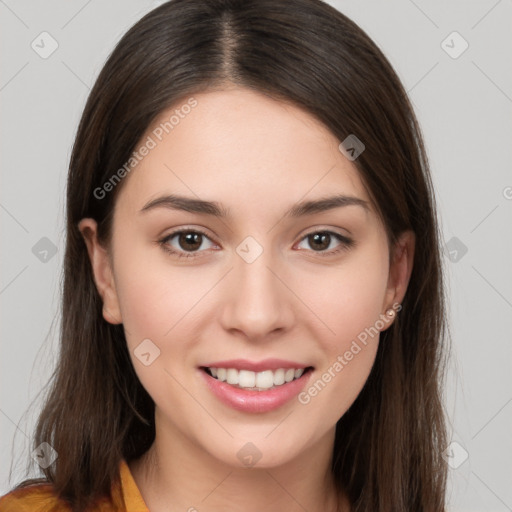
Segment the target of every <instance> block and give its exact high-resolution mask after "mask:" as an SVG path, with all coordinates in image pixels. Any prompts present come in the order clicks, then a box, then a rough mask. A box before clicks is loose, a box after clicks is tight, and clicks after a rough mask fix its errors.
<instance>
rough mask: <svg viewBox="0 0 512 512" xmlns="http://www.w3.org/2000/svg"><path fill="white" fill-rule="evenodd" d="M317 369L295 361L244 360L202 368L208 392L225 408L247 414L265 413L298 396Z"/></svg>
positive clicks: (208, 365) (210, 364) (213, 363)
mask: <svg viewBox="0 0 512 512" xmlns="http://www.w3.org/2000/svg"><path fill="white" fill-rule="evenodd" d="M312 370H313V367H311V366H306V365H304V364H302V363H298V362H295V361H285V360H282V359H267V360H264V361H259V362H253V361H247V360H243V359H234V360H229V361H215V362H212V363H208V364H207V365H204V366H201V367H200V373H201V374H202V376H203V379H204V381H205V383H206V385H207V387H208V389H209V390H210V391H211V392H212V393H213V394H214V395H215V396H216V397H217V398H218V399H220V401H221V402H223V403H224V404H226V405H228V406H230V407H232V408H234V409H237V410H239V411H243V412H249V413H263V412H268V411H271V410H274V409H277V408H279V407H281V406H283V405H284V404H285V403H287V402H288V401H290V400H291V399H292V398H293V397H294V396H296V395H298V394H299V393H300V391H301V390H302V389H303V388H304V386H305V385H306V382H307V381H308V380H309V378H310V374H311V372H312Z"/></svg>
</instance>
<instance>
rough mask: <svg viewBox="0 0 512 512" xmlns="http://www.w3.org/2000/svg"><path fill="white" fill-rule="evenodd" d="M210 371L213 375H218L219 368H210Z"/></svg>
mask: <svg viewBox="0 0 512 512" xmlns="http://www.w3.org/2000/svg"><path fill="white" fill-rule="evenodd" d="M210 372H211V374H212V376H213V377H217V368H210Z"/></svg>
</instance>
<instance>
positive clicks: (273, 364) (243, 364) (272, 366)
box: [202, 359, 310, 372]
mask: <svg viewBox="0 0 512 512" xmlns="http://www.w3.org/2000/svg"><path fill="white" fill-rule="evenodd" d="M309 366H310V365H306V364H302V363H297V362H295V361H286V360H284V359H263V360H262V361H248V360H247V359H230V360H229V361H228V360H225V361H214V362H212V363H207V364H204V365H202V367H203V368H234V369H235V370H249V371H253V372H262V371H264V370H278V369H279V368H284V369H287V368H294V369H299V368H304V369H306V368H309Z"/></svg>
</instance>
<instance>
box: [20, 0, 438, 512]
mask: <svg viewBox="0 0 512 512" xmlns="http://www.w3.org/2000/svg"><path fill="white" fill-rule="evenodd" d="M227 82H231V83H234V84H236V85H240V86H243V87H248V88H251V89H253V90H256V91H259V92H263V93H264V94H267V95H270V96H271V97H274V98H276V99H280V100H285V101H288V102H292V103H293V104H295V105H297V106H299V107H300V108H302V109H304V110H305V111H307V112H309V113H310V114H311V115H313V116H315V117H316V118H317V119H319V120H320V121H321V122H323V123H324V124H325V125H326V126H327V127H328V128H329V129H330V130H331V132H332V133H333V134H334V135H335V136H336V137H338V138H339V140H340V141H343V140H344V139H345V138H346V137H347V136H348V135H350V134H355V135H356V136H357V138H358V139H360V140H361V141H363V143H364V144H365V150H364V152H363V153H362V154H361V155H360V156H359V157H358V158H357V160H355V161H354V164H355V165H356V167H357V169H358V170H359V172H360V176H361V179H362V180H363V182H364V183H365V185H366V187H367V188H368V190H369V193H370V195H371V197H372V199H373V200H374V202H375V204H376V205H377V208H378V211H379V214H380V215H381V216H382V219H383V221H384V225H385V226H386V230H387V234H388V238H389V242H390V246H392V244H394V242H395V241H396V239H397V237H398V235H399V234H400V233H401V232H403V231H404V230H407V229H411V230H413V231H414V233H415V234H416V249H415V255H414V267H413V271H412V275H411V279H410V282H409V286H408V289H407V293H406V295H405V297H404V300H403V302H402V310H401V312H400V314H399V315H398V317H397V318H396V319H395V322H394V323H393V324H392V325H391V327H390V328H389V329H387V330H386V331H384V332H383V333H382V334H381V343H380V345H379V349H378V353H377V357H376V360H375V364H374V366H373V368H372V371H371V374H370V376H369V378H368V380H367V382H366V384H365V386H364V388H363V390H362V391H361V393H360V394H359V396H358V397H357V399H356V400H355V402H354V403H353V405H352V406H351V407H350V409H349V410H348V411H347V412H346V414H344V415H343V417H342V418H341V419H340V420H339V421H338V423H337V427H336V438H335V445H334V453H333V465H332V471H333V474H334V477H335V480H336V482H337V483H338V485H339V488H340V489H343V490H344V492H346V494H347V496H348V498H349V500H350V503H351V505H352V510H353V511H354V512H363V511H364V512H377V511H379V512H388V511H394V512H400V511H401V512H406V511H407V512H410V511H414V512H421V511H425V512H426V511H429V512H434V511H435V512H438V511H443V510H444V509H445V486H446V475H447V467H446V464H445V461H444V460H443V457H442V451H443V450H444V449H445V447H446V438H447V434H446V423H445V422H446V418H445V413H444V407H443V401H442V390H443V382H444V368H445V365H446V356H447V344H446V341H447V339H448V337H447V336H446V334H447V326H446V320H445V318H446V313H445V299H444V290H443V272H442V264H441V263H442V262H441V256H440V236H439V227H438V224H437V217H436V209H435V199H434V191H433V186H432V182H431V176H430V170H429V164H428V159H427V155H426V151H425V148H424V144H423V140H422V134H421V131H420V128H419V125H418V122H417V120H416V117H415V114H414V112H413V108H412V106H411V104H410V102H409V100H408V97H407V94H406V92H405V90H404V88H403V86H402V84H401V83H400V80H399V78H398V77H397V75H396V73H395V72H394V70H393V68H392V67H391V65H390V63H389V62H388V61H387V59H386V58H385V56H384V55H383V54H382V52H381V51H380V50H379V48H378V47H377V46H376V45H375V43H373V42H372V40H371V39H370V38H369V37H368V35H367V34H366V33H365V32H364V31H363V30H361V29H360V28H359V27H358V26H357V25H356V24H355V23H354V22H352V21H351V20H349V19H348V18H347V17H346V16H344V15H343V14H342V13H340V12H339V11H337V10H336V9H334V8H333V7H330V6H329V5H328V4H325V3H323V2H322V1H320V0H293V1H290V0H251V1H247V0H173V1H170V2H168V3H165V4H163V5H161V6H160V7H158V8H157V9H155V10H153V11H152V12H150V13H149V14H147V15H146V16H145V17H143V18H142V19H141V20H140V21H139V22H137V23H136V24H135V25H134V26H133V27H132V28H131V29H130V30H129V31H128V32H127V33H126V34H125V35H124V37H123V38H122V39H121V41H120V42H119V43H118V45H117V47H116V48H115V49H114V51H113V52H112V54H111V55H110V57H109V58H108V60H107V62H106V64H105V66H104V67H103V69H102V71H101V73H100V75H99V77H98V79H97V80H96V83H95V85H94V87H93V89H92V91H91V93H90V96H89V98H88V101H87V104H86V106H85V110H84V112H83V116H82V118H81V122H80V125H79V128H78V133H77V136H76V140H75V143H74V146H73V152H72V156H71V162H70V167H69V178H68V185H67V238H66V253H65V260H64V276H63V294H62V323H61V332H60V337H61V345H60V356H59V360H58V363H57V367H56V371H55V373H54V375H53V376H52V379H51V381H50V383H49V384H50V388H49V392H48V394H47V397H46V401H45V404H44V407H43V409H42V412H41V414H40V417H39V420H38V423H37V427H36V430H35V436H34V438H33V446H34V447H36V446H38V445H40V444H41V443H42V442H48V443H49V444H50V445H51V446H52V447H53V448H54V449H55V450H56V451H57V452H58V453H59V454H60V456H59V457H58V459H57V460H56V461H55V463H54V464H52V465H51V466H49V467H48V468H46V469H44V470H42V472H43V474H44V478H41V479H36V480H26V481H24V482H22V483H21V484H19V485H18V486H17V487H16V489H18V488H21V487H24V486H27V485H29V484H31V483H37V482H42V481H44V482H50V483H51V484H52V485H53V488H54V490H55V492H56V493H57V495H58V496H59V497H61V498H62V499H65V500H67V501H68V502H69V503H70V504H71V505H72V509H73V511H74V512H82V511H84V510H85V509H86V507H87V506H90V505H92V504H93V503H94V502H95V501H96V500H97V499H99V498H100V497H104V498H107V499H110V490H111V486H112V484H113V483H116V484H118V483H119V480H118V468H119V463H120V460H121V459H122V458H124V459H125V460H127V461H128V462H129V461H131V460H132V459H135V458H138V457H139V456H141V455H142V454H143V453H144V452H146V450H148V448H149V447H150V445H151V444H152V442H153V440H154V436H155V424H154V403H153V401H152V399H151V397H150V396H149V395H148V393H147V392H146V391H145V389H144V388H143V387H142V385H141V384H140V382H139V380H138V378H137V376H136V374H135V371H134V369H133V366H132V364H131V360H130V357H129V354H128V351H127V346H126V340H125V336H124V331H123V327H122V326H119V325H111V324H109V323H107V322H106V321H105V320H104V319H103V317H102V301H101V298H100V296H99V294H98V291H97V289H96V286H95V283H94V280H93V275H92V270H91V266H90V262H89V258H88V254H87V250H86V246H85V243H84V240H83V238H82V236H81V234H80V232H79V230H78V227H77V224H78V222H79V221H80V220H81V219H82V218H84V217H92V218H94V219H95V220H96V221H97V222H98V225H99V235H100V238H101V239H102V240H104V241H106V242H108V240H109V237H110V228H111V221H112V212H113V207H114V204H115V200H116V197H117V194H118V193H119V190H120V189H121V187H122V186H123V183H122V181H121V182H120V183H119V184H118V185H117V186H116V187H115V189H114V190H113V191H112V192H111V193H108V194H106V195H105V197H102V198H101V199H99V198H98V197H97V196H98V194H95V193H94V191H95V190H97V189H98V188H101V187H102V185H103V184H104V183H105V182H107V181H108V180H109V179H110V178H111V177H112V175H113V174H114V173H115V171H116V170H118V169H119V168H121V167H122V166H123V164H124V163H125V162H127V161H128V160H129V158H130V156H131V154H132V152H133V151H134V149H135V148H136V145H137V143H138V142H139V141H140V140H141V137H142V135H143V134H144V133H145V131H146V130H147V129H148V127H149V126H150V124H151V122H152V121H153V120H154V119H155V118H156V116H157V115H158V114H159V113H161V112H162V111H163V110H164V109H166V108H169V107H170V106H172V105H174V104H176V103H177V102H178V101H181V99H182V98H186V97H187V96H190V95H192V94H195V93H199V92H203V91H206V90H208V89H209V88H212V87H215V86H219V85H222V84H223V83H227Z"/></svg>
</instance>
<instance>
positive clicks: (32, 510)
mask: <svg viewBox="0 0 512 512" xmlns="http://www.w3.org/2000/svg"><path fill="white" fill-rule="evenodd" d="M119 473H120V476H121V489H115V490H114V492H113V493H112V495H113V499H114V504H115V507H116V508H112V505H110V504H109V502H108V501H107V500H106V499H104V500H102V501H101V502H100V503H99V504H98V505H96V507H94V509H93V510H91V511H90V512H121V511H122V512H149V509H148V507H147V506H146V504H145V503H144V500H143V499H142V496H141V494H140V491H139V489H138V488H137V485H136V483H135V480H134V479H133V475H132V474H131V472H130V468H129V467H128V464H127V463H126V461H125V460H124V459H123V460H122V461H121V463H120V464H119ZM119 491H120V492H119ZM53 507H55V509H54V510H55V512H57V511H58V512H71V508H70V506H69V505H68V504H67V503H65V502H63V501H60V500H59V499H58V498H57V497H56V496H55V494H54V493H53V490H52V486H51V484H39V485H33V486H28V487H26V488H24V489H18V490H16V491H11V492H10V493H8V494H5V495H4V496H2V497H0V512H47V511H50V510H52V508H53Z"/></svg>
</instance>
